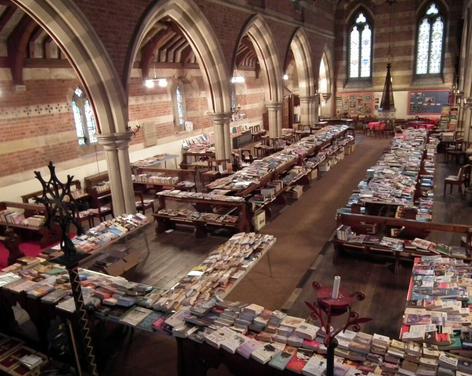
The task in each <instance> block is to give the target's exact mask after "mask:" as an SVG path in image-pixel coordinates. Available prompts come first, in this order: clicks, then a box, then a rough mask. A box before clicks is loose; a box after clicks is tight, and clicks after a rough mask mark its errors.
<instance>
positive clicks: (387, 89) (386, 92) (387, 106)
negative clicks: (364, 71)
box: [379, 63, 395, 112]
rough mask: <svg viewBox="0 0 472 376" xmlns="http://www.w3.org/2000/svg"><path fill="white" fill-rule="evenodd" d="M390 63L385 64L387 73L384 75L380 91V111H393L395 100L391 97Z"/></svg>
mask: <svg viewBox="0 0 472 376" xmlns="http://www.w3.org/2000/svg"><path fill="white" fill-rule="evenodd" d="M391 70H392V64H390V63H388V64H387V75H386V76H385V85H384V89H383V92H382V100H381V102H380V108H379V111H380V112H395V101H394V99H393V84H392V72H391Z"/></svg>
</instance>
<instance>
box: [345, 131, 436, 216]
mask: <svg viewBox="0 0 472 376" xmlns="http://www.w3.org/2000/svg"><path fill="white" fill-rule="evenodd" d="M427 140H428V134H427V131H426V130H423V129H407V130H405V131H404V132H403V133H402V134H401V135H400V136H397V137H396V138H395V139H394V140H393V142H392V145H391V147H390V150H389V151H388V152H387V153H385V154H384V155H383V156H382V158H381V159H380V160H379V161H378V162H377V164H376V165H375V166H373V167H371V168H369V169H368V170H367V178H366V179H365V180H363V181H361V182H360V183H359V186H358V188H359V192H356V193H355V194H353V195H352V196H351V198H350V199H349V202H348V205H347V207H348V208H350V207H351V206H352V205H353V204H359V205H361V206H365V204H366V203H380V204H384V205H394V206H402V207H407V208H415V209H417V215H416V218H415V219H416V220H420V221H430V220H431V218H432V215H431V214H432V199H433V196H434V193H433V184H434V182H433V176H434V155H435V151H436V146H437V144H438V140H437V139H435V138H431V139H430V140H429V141H427ZM418 183H419V184H418ZM417 185H419V187H420V192H417ZM363 211H364V212H365V208H363Z"/></svg>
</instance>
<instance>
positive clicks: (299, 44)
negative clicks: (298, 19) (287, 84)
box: [287, 28, 316, 97]
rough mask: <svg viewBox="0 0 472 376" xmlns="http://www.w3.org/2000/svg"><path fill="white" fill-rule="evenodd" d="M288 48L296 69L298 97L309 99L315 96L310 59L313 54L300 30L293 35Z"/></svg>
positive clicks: (313, 72)
mask: <svg viewBox="0 0 472 376" xmlns="http://www.w3.org/2000/svg"><path fill="white" fill-rule="evenodd" d="M289 48H290V49H291V50H292V53H293V57H294V59H295V66H296V67H297V74H298V88H299V91H300V96H305V97H311V96H313V95H315V87H316V85H315V77H316V75H315V71H314V69H313V67H314V64H313V62H312V59H311V57H312V56H313V54H312V52H311V48H310V43H309V41H308V37H307V36H306V34H305V31H304V30H303V29H302V28H299V29H297V30H296V31H295V33H294V34H293V36H292V39H291V42H290V47H289ZM287 53H288V52H287Z"/></svg>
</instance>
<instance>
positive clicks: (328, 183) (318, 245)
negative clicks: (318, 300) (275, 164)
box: [228, 136, 390, 309]
mask: <svg viewBox="0 0 472 376" xmlns="http://www.w3.org/2000/svg"><path fill="white" fill-rule="evenodd" d="M389 143H390V139H387V138H367V137H364V136H358V137H357V145H356V149H355V151H354V153H353V154H351V155H350V156H348V157H346V158H345V159H344V160H343V161H341V162H340V163H339V164H338V165H337V166H335V167H334V168H333V169H332V170H331V171H329V172H328V173H326V174H325V175H324V176H322V178H321V179H319V180H317V181H315V182H313V183H312V186H311V187H310V188H309V189H308V190H307V191H306V192H305V194H304V195H303V196H302V197H301V198H300V200H298V201H297V202H295V203H294V204H293V205H290V206H288V207H287V208H286V209H285V210H284V211H283V212H282V213H281V214H280V215H279V216H278V217H277V218H276V219H274V220H272V222H271V223H269V224H268V225H267V226H266V227H265V228H264V229H263V232H264V233H267V234H272V235H274V236H275V237H276V238H277V243H276V245H275V246H274V247H273V248H272V249H271V251H270V258H271V263H272V274H273V275H272V277H271V276H270V274H269V268H268V264H267V262H266V260H262V261H261V262H259V264H258V265H257V266H256V267H255V268H254V269H253V270H252V271H251V272H250V273H249V274H248V275H247V276H246V277H245V278H244V280H243V281H242V282H241V283H240V284H239V285H238V286H237V287H236V288H235V289H234V291H233V292H232V293H231V294H230V295H229V297H228V299H230V300H240V301H245V302H254V303H257V304H261V305H263V306H265V307H268V308H272V309H275V308H280V307H282V305H283V304H284V302H285V301H286V299H287V298H288V297H289V296H290V294H291V293H292V291H293V290H294V289H295V288H296V286H297V284H298V283H299V282H300V280H301V279H302V278H303V276H304V274H305V273H306V272H307V270H308V269H309V268H310V266H311V264H312V263H313V262H314V260H315V259H316V257H317V256H318V255H319V253H320V252H321V250H322V248H323V246H324V244H325V243H326V242H327V241H328V240H329V238H330V236H331V233H332V232H333V230H334V229H335V227H336V223H335V214H336V210H337V209H338V208H339V207H342V206H343V205H344V204H345V203H346V201H347V199H348V197H349V196H350V194H351V192H352V190H353V189H354V188H355V187H356V186H357V184H358V182H359V181H360V180H361V179H362V178H363V177H364V176H365V171H366V169H367V168H368V167H370V166H372V165H373V164H374V163H375V162H376V161H377V160H378V159H379V158H380V156H381V154H382V153H383V151H384V150H385V148H386V147H387V146H388V145H389Z"/></svg>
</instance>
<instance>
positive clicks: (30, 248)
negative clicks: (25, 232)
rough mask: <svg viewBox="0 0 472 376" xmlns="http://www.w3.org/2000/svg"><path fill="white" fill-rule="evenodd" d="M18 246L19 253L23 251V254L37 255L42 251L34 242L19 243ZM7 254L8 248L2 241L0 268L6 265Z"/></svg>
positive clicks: (0, 243) (0, 244) (0, 246)
mask: <svg viewBox="0 0 472 376" xmlns="http://www.w3.org/2000/svg"><path fill="white" fill-rule="evenodd" d="M19 248H20V251H21V253H23V254H24V255H25V256H31V257H35V256H38V255H39V254H40V253H41V251H42V248H41V247H40V245H39V244H38V243H35V242H26V243H20V245H19ZM9 254H10V252H9V251H8V249H6V248H5V246H4V245H3V243H2V242H0V269H1V268H5V267H6V266H8V256H9Z"/></svg>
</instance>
